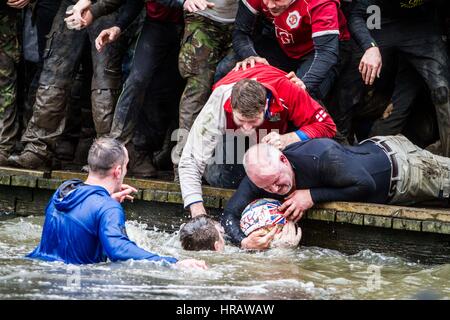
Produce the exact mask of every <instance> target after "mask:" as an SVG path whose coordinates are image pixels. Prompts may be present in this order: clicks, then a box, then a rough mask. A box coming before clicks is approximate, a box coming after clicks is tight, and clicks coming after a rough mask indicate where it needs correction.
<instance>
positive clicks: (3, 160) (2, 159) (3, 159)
mask: <svg viewBox="0 0 450 320" xmlns="http://www.w3.org/2000/svg"><path fill="white" fill-rule="evenodd" d="M8 165H9V163H8V155H7V154H6V153H3V152H0V167H6V166H8Z"/></svg>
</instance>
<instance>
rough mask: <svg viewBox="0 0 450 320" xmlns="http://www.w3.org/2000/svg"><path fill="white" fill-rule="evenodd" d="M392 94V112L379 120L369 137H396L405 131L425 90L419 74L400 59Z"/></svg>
mask: <svg viewBox="0 0 450 320" xmlns="http://www.w3.org/2000/svg"><path fill="white" fill-rule="evenodd" d="M394 86H395V87H394V92H393V94H392V110H390V112H389V113H388V114H387V115H385V116H383V117H381V118H379V119H377V120H376V121H375V122H374V124H373V126H372V128H371V131H370V133H369V137H372V136H378V135H383V136H387V135H396V134H399V133H401V132H402V131H403V128H404V127H405V125H406V123H407V120H408V117H409V115H410V113H411V107H412V104H413V103H414V100H415V99H416V97H417V94H418V92H419V91H420V90H422V89H423V81H422V79H421V78H420V76H419V75H418V74H417V72H416V71H415V70H414V69H413V68H412V67H411V65H409V64H408V63H407V62H406V61H404V59H402V58H401V57H400V59H399V64H398V71H397V75H396V78H395V84H394Z"/></svg>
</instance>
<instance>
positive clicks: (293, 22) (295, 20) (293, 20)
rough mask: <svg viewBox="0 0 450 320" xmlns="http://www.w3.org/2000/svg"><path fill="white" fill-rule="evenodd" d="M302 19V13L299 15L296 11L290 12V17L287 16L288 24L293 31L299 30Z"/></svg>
mask: <svg viewBox="0 0 450 320" xmlns="http://www.w3.org/2000/svg"><path fill="white" fill-rule="evenodd" d="M300 19H301V17H300V13H298V11H297V10H295V11H292V12H289V15H288V16H287V19H286V23H287V25H288V26H289V27H290V28H291V29H294V28H297V27H298V25H299V24H300Z"/></svg>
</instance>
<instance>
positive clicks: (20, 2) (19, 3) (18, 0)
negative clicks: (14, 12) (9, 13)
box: [6, 0, 30, 9]
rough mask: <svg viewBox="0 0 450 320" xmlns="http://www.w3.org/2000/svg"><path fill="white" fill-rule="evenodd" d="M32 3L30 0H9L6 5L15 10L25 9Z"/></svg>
mask: <svg viewBox="0 0 450 320" xmlns="http://www.w3.org/2000/svg"><path fill="white" fill-rule="evenodd" d="M29 3H30V0H8V1H7V2H6V4H7V5H8V6H10V7H11V8H14V9H23V8H25V7H26V6H27V5H28V4H29Z"/></svg>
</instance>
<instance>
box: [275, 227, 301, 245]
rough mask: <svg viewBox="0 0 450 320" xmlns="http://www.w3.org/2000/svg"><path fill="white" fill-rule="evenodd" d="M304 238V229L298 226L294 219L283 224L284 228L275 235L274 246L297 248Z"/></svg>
mask: <svg viewBox="0 0 450 320" xmlns="http://www.w3.org/2000/svg"><path fill="white" fill-rule="evenodd" d="M301 239H302V229H300V227H298V228H297V227H296V225H295V223H294V222H292V221H288V222H286V224H285V225H284V226H283V230H282V231H281V232H280V233H278V234H277V235H275V239H274V240H273V242H272V245H271V247H272V248H295V247H297V246H298V244H299V243H300V240H301Z"/></svg>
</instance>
